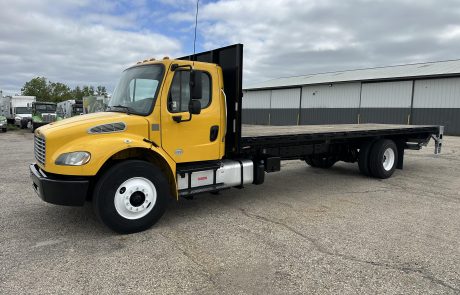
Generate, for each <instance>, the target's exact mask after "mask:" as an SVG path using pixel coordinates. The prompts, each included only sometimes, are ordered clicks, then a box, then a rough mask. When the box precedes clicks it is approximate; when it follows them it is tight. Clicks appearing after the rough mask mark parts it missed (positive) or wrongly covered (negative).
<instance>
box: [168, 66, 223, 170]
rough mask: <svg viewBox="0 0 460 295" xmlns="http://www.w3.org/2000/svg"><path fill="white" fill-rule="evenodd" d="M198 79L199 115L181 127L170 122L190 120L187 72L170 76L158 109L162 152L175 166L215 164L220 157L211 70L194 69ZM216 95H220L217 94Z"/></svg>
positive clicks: (218, 127)
mask: <svg viewBox="0 0 460 295" xmlns="http://www.w3.org/2000/svg"><path fill="white" fill-rule="evenodd" d="M195 72H196V74H197V75H199V76H201V87H202V91H201V93H202V97H201V99H199V101H200V102H201V113H200V114H196V115H192V117H191V120H190V121H182V122H180V123H178V122H175V121H174V120H173V117H174V116H181V117H182V120H187V119H188V118H189V117H190V114H189V112H188V104H189V102H190V99H191V88H190V71H187V70H176V71H174V72H172V73H171V74H173V75H172V76H173V77H172V78H171V80H170V84H169V90H168V93H167V96H166V101H164V103H162V109H161V126H162V128H161V137H162V140H161V142H162V146H163V149H164V150H165V151H166V152H167V153H168V154H169V155H170V156H171V158H173V159H174V161H175V162H176V163H185V162H196V161H207V160H217V159H219V157H220V151H219V148H220V140H219V138H220V137H221V136H220V132H222V130H221V128H220V126H219V125H220V120H221V118H220V116H221V115H220V114H221V112H220V105H219V99H218V97H217V96H218V95H216V93H215V91H214V90H216V85H217V81H214V80H213V76H215V75H213V74H214V73H213V72H212V69H202V70H200V69H199V68H196V67H195ZM217 93H219V92H217ZM213 94H214V95H213Z"/></svg>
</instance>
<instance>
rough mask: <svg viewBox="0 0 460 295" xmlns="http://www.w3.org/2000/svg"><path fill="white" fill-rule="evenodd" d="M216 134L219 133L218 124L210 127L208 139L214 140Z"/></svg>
mask: <svg viewBox="0 0 460 295" xmlns="http://www.w3.org/2000/svg"><path fill="white" fill-rule="evenodd" d="M217 135H219V126H217V125H214V126H212V127H211V131H210V133H209V140H210V141H214V140H216V139H217Z"/></svg>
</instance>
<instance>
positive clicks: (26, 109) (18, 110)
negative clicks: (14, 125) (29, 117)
mask: <svg viewBox="0 0 460 295" xmlns="http://www.w3.org/2000/svg"><path fill="white" fill-rule="evenodd" d="M16 114H32V108H30V107H17V108H16Z"/></svg>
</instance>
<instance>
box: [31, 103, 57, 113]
mask: <svg viewBox="0 0 460 295" xmlns="http://www.w3.org/2000/svg"><path fill="white" fill-rule="evenodd" d="M35 110H36V111H38V112H40V113H54V112H56V105H53V104H36V105H35Z"/></svg>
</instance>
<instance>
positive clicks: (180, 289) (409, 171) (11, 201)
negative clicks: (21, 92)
mask: <svg viewBox="0 0 460 295" xmlns="http://www.w3.org/2000/svg"><path fill="white" fill-rule="evenodd" d="M444 140H445V142H444V150H443V153H442V154H441V155H439V156H435V155H433V145H432V144H430V146H429V147H427V148H424V149H423V150H422V151H408V152H407V157H406V158H405V167H404V170H402V171H401V170H398V171H396V172H395V174H394V176H393V177H392V178H390V179H387V180H376V179H372V178H367V177H364V176H362V175H360V174H359V171H358V167H357V164H347V163H338V164H337V165H335V166H334V167H333V168H331V169H329V170H318V169H313V168H310V167H308V166H307V165H306V164H305V163H303V162H301V161H289V162H283V164H282V171H281V172H278V173H271V174H267V175H266V182H265V183H264V184H263V185H261V186H252V185H250V186H247V187H246V188H244V189H241V190H240V189H231V190H226V191H223V192H221V193H220V194H218V195H212V194H204V195H201V196H197V197H196V198H195V199H194V200H184V199H182V200H180V201H179V202H175V201H172V202H171V204H170V206H169V209H168V211H167V212H166V214H165V215H164V216H163V218H162V219H161V220H160V221H159V222H158V223H157V224H156V225H155V226H154V227H153V228H151V229H150V230H147V231H145V232H142V233H138V234H132V235H119V234H116V233H114V232H112V231H110V230H109V229H108V228H106V227H105V226H104V225H103V224H101V223H100V222H99V221H98V220H97V219H96V217H95V215H94V213H93V212H92V207H91V205H90V204H87V205H86V206H85V207H82V208H78V207H77V208H73V207H61V206H55V205H51V204H47V203H44V202H43V201H41V200H40V199H39V198H38V197H37V196H36V194H35V192H34V191H33V189H32V184H31V181H30V178H29V171H28V164H29V163H31V162H33V161H34V159H33V136H32V134H31V133H29V132H23V131H15V132H7V133H0V294H24V293H28V294H31V293H32V294H56V293H60V294H83V293H85V294H88V293H91V294H95V293H100V294H117V293H126V294H127V293H136V294H144V293H145V294H306V293H320V294H356V293H361V294H362V293H368V294H377V293H378V294H459V293H460V193H459V192H460V138H458V137H445V139H444Z"/></svg>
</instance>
